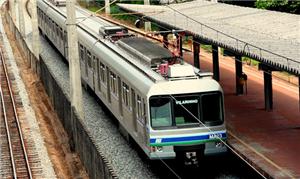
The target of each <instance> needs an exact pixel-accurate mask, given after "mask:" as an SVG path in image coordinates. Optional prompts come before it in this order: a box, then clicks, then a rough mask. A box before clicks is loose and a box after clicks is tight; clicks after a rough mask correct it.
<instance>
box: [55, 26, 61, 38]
mask: <svg viewBox="0 0 300 179" xmlns="http://www.w3.org/2000/svg"><path fill="white" fill-rule="evenodd" d="M55 26H56V35H57V37H58V39H59V37H60V35H59V26H58V25H57V24H56V23H55Z"/></svg>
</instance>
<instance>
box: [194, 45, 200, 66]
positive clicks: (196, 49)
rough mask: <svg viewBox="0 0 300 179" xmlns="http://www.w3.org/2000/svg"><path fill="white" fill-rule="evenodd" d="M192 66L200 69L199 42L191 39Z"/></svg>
mask: <svg viewBox="0 0 300 179" xmlns="http://www.w3.org/2000/svg"><path fill="white" fill-rule="evenodd" d="M193 52H194V66H195V67H196V68H199V69H200V43H199V42H197V41H195V40H193Z"/></svg>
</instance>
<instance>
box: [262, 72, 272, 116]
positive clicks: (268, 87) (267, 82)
mask: <svg viewBox="0 0 300 179" xmlns="http://www.w3.org/2000/svg"><path fill="white" fill-rule="evenodd" d="M264 92H265V109H266V110H267V111H270V110H272V109H273V90H272V70H264Z"/></svg>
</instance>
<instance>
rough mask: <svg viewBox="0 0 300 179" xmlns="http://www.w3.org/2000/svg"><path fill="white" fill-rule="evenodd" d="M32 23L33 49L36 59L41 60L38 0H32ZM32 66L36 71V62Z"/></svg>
mask: <svg viewBox="0 0 300 179" xmlns="http://www.w3.org/2000/svg"><path fill="white" fill-rule="evenodd" d="M31 23H32V42H33V43H32V50H33V54H34V55H35V57H36V59H37V60H39V53H40V36H39V29H38V19H37V5H36V0H31ZM31 66H33V67H34V69H33V70H34V71H35V72H36V64H35V65H33V64H31Z"/></svg>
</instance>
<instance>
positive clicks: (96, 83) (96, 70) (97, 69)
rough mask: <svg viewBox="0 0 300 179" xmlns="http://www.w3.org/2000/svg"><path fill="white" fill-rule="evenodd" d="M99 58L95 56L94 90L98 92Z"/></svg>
mask: <svg viewBox="0 0 300 179" xmlns="http://www.w3.org/2000/svg"><path fill="white" fill-rule="evenodd" d="M98 61H99V60H98V58H96V57H94V91H95V92H97V91H98V87H99V85H98V82H99V80H98V76H99V68H98V67H99V66H98Z"/></svg>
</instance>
